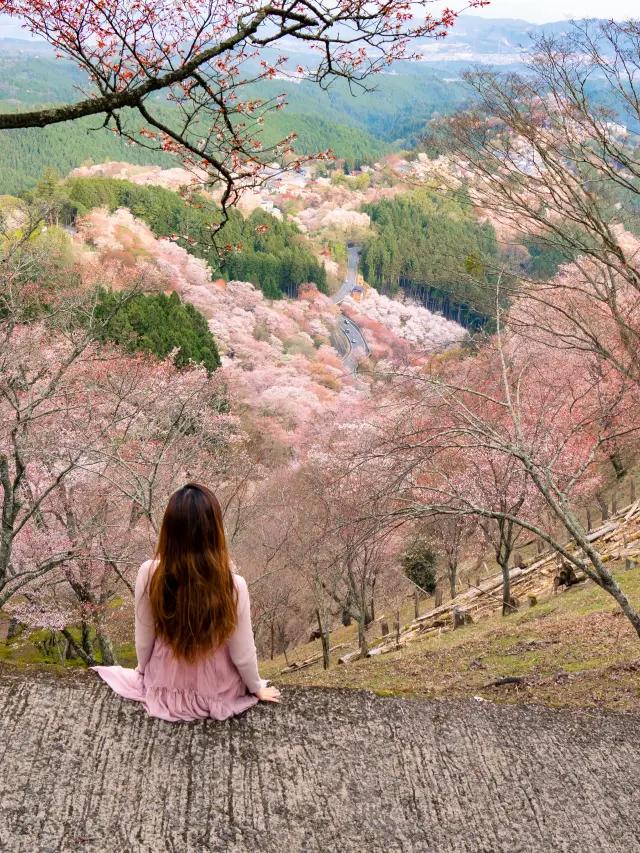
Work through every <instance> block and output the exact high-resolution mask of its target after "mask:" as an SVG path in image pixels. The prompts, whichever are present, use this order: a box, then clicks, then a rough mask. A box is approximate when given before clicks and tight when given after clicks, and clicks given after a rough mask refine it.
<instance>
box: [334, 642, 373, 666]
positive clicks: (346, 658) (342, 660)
mask: <svg viewBox="0 0 640 853" xmlns="http://www.w3.org/2000/svg"><path fill="white" fill-rule="evenodd" d="M378 648H379V646H378ZM372 651H374V650H373V649H372ZM359 657H360V649H356V651H355V652H347V654H346V655H343V656H342V657H341V658H338V663H349V661H352V660H355V659H356V658H359Z"/></svg>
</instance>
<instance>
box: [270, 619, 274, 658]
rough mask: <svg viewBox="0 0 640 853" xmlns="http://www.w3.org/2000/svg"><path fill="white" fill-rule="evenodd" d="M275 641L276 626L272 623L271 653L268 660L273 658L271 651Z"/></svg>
mask: <svg viewBox="0 0 640 853" xmlns="http://www.w3.org/2000/svg"><path fill="white" fill-rule="evenodd" d="M275 642H276V628H275V625H273V624H272V625H271V655H270V658H269V659H270V660H273V652H274V646H275Z"/></svg>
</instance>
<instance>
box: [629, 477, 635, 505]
mask: <svg viewBox="0 0 640 853" xmlns="http://www.w3.org/2000/svg"><path fill="white" fill-rule="evenodd" d="M629 491H630V493H631V501H630V502H631V503H632V504H633V503H635V502H636V481H635V479H634V478H633V477H629Z"/></svg>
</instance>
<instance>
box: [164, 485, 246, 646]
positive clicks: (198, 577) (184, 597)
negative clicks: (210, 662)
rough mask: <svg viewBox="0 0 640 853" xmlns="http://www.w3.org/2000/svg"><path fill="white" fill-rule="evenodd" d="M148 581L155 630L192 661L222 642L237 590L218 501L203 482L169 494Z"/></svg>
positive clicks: (233, 620)
mask: <svg viewBox="0 0 640 853" xmlns="http://www.w3.org/2000/svg"><path fill="white" fill-rule="evenodd" d="M155 559H156V560H158V566H157V568H156V570H155V572H154V573H153V574H152V576H151V581H150V583H149V602H150V605H151V612H152V614H153V618H154V621H155V628H156V634H157V635H158V636H159V637H161V638H162V639H163V640H165V642H166V643H167V644H168V645H169V646H170V647H171V649H172V650H173V653H174V654H175V656H176V657H179V658H183V659H184V660H186V661H189V662H194V661H195V660H196V659H197V658H199V657H201V656H202V655H204V654H206V653H207V652H209V651H212V650H213V649H217V648H219V647H220V646H222V645H223V644H224V643H225V642H226V640H227V639H228V638H229V637H230V636H231V635H232V634H233V632H234V631H235V628H236V624H237V610H236V607H237V597H238V594H237V590H236V585H235V583H234V580H233V573H232V571H231V565H230V561H229V552H228V551H227V543H226V539H225V536H224V527H223V524H222V510H221V509H220V504H219V503H218V499H217V498H216V496H215V495H214V494H213V492H212V491H211V490H210V489H207V487H206V486H200V485H198V484H197V483H187V485H186V486H184V487H183V488H182V489H179V490H178V491H177V492H174V493H173V494H172V495H171V497H170V498H169V503H168V504H167V508H166V510H165V513H164V518H163V519H162V527H161V528H160V536H159V537H158V546H157V548H156V554H155Z"/></svg>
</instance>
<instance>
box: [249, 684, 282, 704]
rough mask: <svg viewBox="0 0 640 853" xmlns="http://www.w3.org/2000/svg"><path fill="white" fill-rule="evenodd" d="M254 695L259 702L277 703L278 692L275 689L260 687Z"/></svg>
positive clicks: (278, 698) (278, 699)
mask: <svg viewBox="0 0 640 853" xmlns="http://www.w3.org/2000/svg"><path fill="white" fill-rule="evenodd" d="M255 695H256V696H257V697H258V699H259V700H260V701H261V702H279V701H280V691H279V690H278V688H277V687H261V688H260V690H256V692H255Z"/></svg>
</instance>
